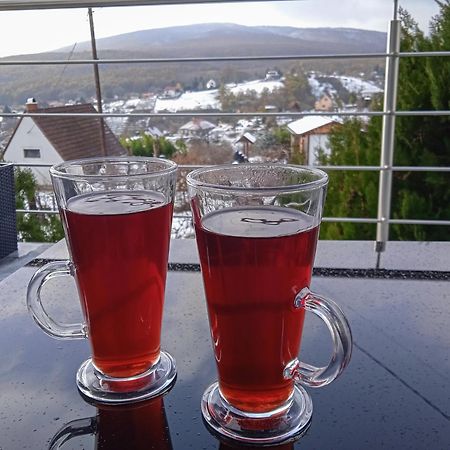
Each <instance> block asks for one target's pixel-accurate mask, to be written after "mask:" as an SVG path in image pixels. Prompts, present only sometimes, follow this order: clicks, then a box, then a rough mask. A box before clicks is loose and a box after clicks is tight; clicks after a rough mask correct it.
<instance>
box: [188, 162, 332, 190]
mask: <svg viewBox="0 0 450 450" xmlns="http://www.w3.org/2000/svg"><path fill="white" fill-rule="evenodd" d="M247 167H252V168H267V169H269V168H271V169H274V168H277V167H279V168H282V169H286V168H287V169H291V170H292V172H293V173H309V174H313V175H316V176H317V177H318V178H317V180H312V181H307V182H305V183H293V184H286V185H277V186H263V187H247V186H229V185H225V184H218V183H208V182H204V181H200V180H199V179H197V178H196V177H197V176H198V175H199V174H204V173H208V172H218V171H221V170H232V169H239V168H244V169H245V168H247ZM186 181H187V184H188V185H189V186H190V187H193V188H196V189H205V190H208V191H216V192H223V191H228V192H233V193H245V192H252V193H255V192H257V193H263V194H264V193H280V192H302V191H311V190H314V189H320V188H322V187H324V186H326V185H327V184H328V174H327V173H326V172H324V171H323V170H321V169H316V168H315V167H309V166H300V165H295V164H281V163H244V164H221V165H215V166H206V167H201V168H198V169H195V170H193V171H191V172H189V173H188V174H187V175H186Z"/></svg>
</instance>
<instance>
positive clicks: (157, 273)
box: [62, 191, 172, 377]
mask: <svg viewBox="0 0 450 450" xmlns="http://www.w3.org/2000/svg"><path fill="white" fill-rule="evenodd" d="M62 213H63V215H64V216H65V225H66V235H67V238H68V242H69V247H70V251H71V255H72V261H73V263H74V265H75V269H76V280H77V285H78V291H79V294H80V298H81V304H82V308H83V312H84V315H85V319H86V323H87V326H88V333H89V340H90V343H91V346H92V354H93V361H94V364H95V366H96V367H97V368H98V369H99V370H100V371H101V372H103V373H104V374H107V375H109V376H113V377H130V376H134V375H137V374H140V373H142V372H145V371H146V370H148V369H149V368H150V367H151V366H152V365H153V364H154V363H155V362H157V360H158V358H159V351H160V336H161V321H162V310H163V302H164V290H165V282H166V272H167V259H168V250H169V239H170V227H171V220H172V204H170V203H166V201H165V198H164V196H163V195H162V194H159V193H156V192H147V191H145V192H141V191H120V192H119V191H116V192H114V191H111V192H109V191H107V192H99V193H93V194H87V195H81V196H78V197H74V198H72V199H71V200H70V201H69V202H68V205H67V209H66V210H63V211H62Z"/></svg>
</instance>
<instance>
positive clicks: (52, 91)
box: [0, 24, 386, 104]
mask: <svg viewBox="0 0 450 450" xmlns="http://www.w3.org/2000/svg"><path fill="white" fill-rule="evenodd" d="M97 47H98V51H99V57H100V59H101V58H152V57H154V58H161V57H199V56H255V55H258V56H272V55H311V54H330V53H341V54H344V53H374V52H375V53H378V52H383V51H384V50H385V47H386V33H381V32H377V31H368V30H357V29H350V28H306V29H302V28H292V27H270V26H261V27H247V26H242V25H235V24H199V25H189V26H179V27H170V28H161V29H152V30H143V31H136V32H133V33H127V34H122V35H118V36H112V37H108V38H103V39H98V41H97ZM69 58H71V59H90V58H91V54H90V43H89V42H82V43H78V44H77V45H76V46H75V50H74V51H73V47H72V46H71V47H67V48H63V49H59V50H55V51H54V52H47V53H41V54H39V55H21V56H14V57H12V56H10V57H7V58H3V59H23V60H35V59H44V60H52V59H69ZM378 62H379V61H376V60H374V59H366V60H359V59H357V60H328V61H325V62H324V61H304V62H303V63H302V67H303V69H304V70H327V71H332V70H337V71H340V72H341V73H349V74H351V73H352V71H369V70H371V69H372V68H373V67H374V66H375V65H376V64H377V63H378ZM295 64H297V62H295V61H284V62H283V61H279V62H277V61H276V62H274V61H268V60H265V61H257V62H239V63H237V62H234V63H231V62H228V63H217V62H216V63H215V62H208V63H186V64H174V63H157V64H152V65H143V64H121V65H119V64H114V65H111V64H109V65H106V64H105V65H101V66H100V72H101V78H102V87H103V89H104V93H105V95H106V96H108V95H126V94H128V93H131V92H135V93H141V92H146V91H151V90H157V89H161V88H163V87H164V86H165V85H167V84H169V83H177V82H180V83H181V84H182V85H183V86H184V87H186V88H189V87H192V86H195V82H196V81H198V79H203V80H205V79H209V78H215V79H218V81H225V82H233V81H234V82H239V81H242V80H245V79H255V78H258V77H261V76H264V74H265V72H266V71H267V70H268V69H272V68H277V69H281V70H282V71H283V70H289V69H290V68H292V67H293V66H294V65H295ZM0 83H1V85H2V89H1V91H0V104H5V103H6V104H8V103H9V104H10V103H16V104H17V103H19V104H20V103H23V102H24V101H25V100H24V99H26V98H28V97H37V98H39V99H41V100H42V101H49V100H57V99H66V100H67V99H71V98H72V99H73V98H77V97H80V96H83V97H85V98H87V97H89V96H92V95H94V85H93V76H92V67H91V66H90V65H72V66H62V65H49V66H31V67H30V66H6V67H4V68H3V69H2V72H1V74H0Z"/></svg>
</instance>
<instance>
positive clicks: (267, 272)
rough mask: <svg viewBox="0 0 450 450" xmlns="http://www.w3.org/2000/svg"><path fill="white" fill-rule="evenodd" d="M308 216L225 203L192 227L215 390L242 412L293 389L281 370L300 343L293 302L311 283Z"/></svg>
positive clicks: (300, 316) (312, 237) (314, 229)
mask: <svg viewBox="0 0 450 450" xmlns="http://www.w3.org/2000/svg"><path fill="white" fill-rule="evenodd" d="M313 220H314V219H313V218H311V217H310V216H307V215H305V214H302V213H300V212H298V211H294V210H291V209H288V208H282V207H264V208H258V207H255V208H247V209H238V208H231V209H224V210H220V211H217V212H213V213H211V214H209V215H206V216H205V217H203V219H202V220H201V223H200V224H198V223H197V225H196V235H197V242H198V248H199V254H200V261H201V266H202V273H203V278H204V284H205V292H206V298H207V303H208V314H209V321H210V327H211V334H212V339H213V345H214V351H215V356H216V361H217V367H218V372H219V387H220V391H221V393H222V395H223V396H224V397H225V398H226V399H227V400H228V402H229V403H230V404H232V405H233V406H234V407H236V408H239V409H241V410H243V411H248V412H266V411H270V410H273V409H275V408H277V407H280V406H281V405H283V403H285V402H286V401H287V400H288V399H289V397H290V395H291V393H292V391H293V382H292V381H291V380H285V379H284V378H283V371H284V368H285V366H286V364H287V363H289V362H290V361H292V360H293V359H294V358H296V357H297V356H298V351H299V346H300V338H301V333H302V327H303V320H304V310H303V309H296V308H295V307H294V299H295V296H296V294H297V293H298V292H299V291H300V290H301V289H303V288H304V287H306V286H309V284H310V280H311V272H312V265H313V261H314V255H315V249H316V242H317V236H318V226H317V225H315V224H314V222H313Z"/></svg>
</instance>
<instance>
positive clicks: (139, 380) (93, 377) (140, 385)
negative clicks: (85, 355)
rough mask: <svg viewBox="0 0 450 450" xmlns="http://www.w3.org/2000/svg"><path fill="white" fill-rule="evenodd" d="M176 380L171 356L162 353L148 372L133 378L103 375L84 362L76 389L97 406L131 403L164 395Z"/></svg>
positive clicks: (174, 366)
mask: <svg viewBox="0 0 450 450" xmlns="http://www.w3.org/2000/svg"><path fill="white" fill-rule="evenodd" d="M176 377H177V372H176V364H175V360H174V359H173V358H172V356H171V355H170V354H169V353H167V352H163V351H161V353H160V358H159V361H158V362H157V363H156V364H155V365H154V366H153V367H152V368H150V369H149V370H147V371H146V372H144V373H141V374H139V375H136V376H134V377H129V378H115V377H109V376H107V375H104V374H102V373H101V372H99V371H98V369H97V368H96V367H95V366H94V364H93V362H92V359H91V358H89V359H88V360H86V361H85V362H84V363H83V364H82V365H81V367H80V368H79V369H78V372H77V377H76V381H77V387H78V389H79V391H80V392H81V394H82V395H84V396H86V397H87V398H88V399H91V400H95V401H97V402H100V403H110V404H114V403H116V404H119V403H122V404H123V403H133V402H139V401H143V400H147V399H150V398H153V397H156V396H158V395H161V394H164V393H165V392H167V391H168V390H169V389H170V388H171V387H172V385H173V383H174V382H175V380H176Z"/></svg>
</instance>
